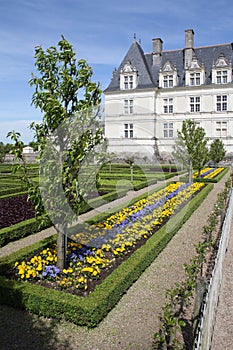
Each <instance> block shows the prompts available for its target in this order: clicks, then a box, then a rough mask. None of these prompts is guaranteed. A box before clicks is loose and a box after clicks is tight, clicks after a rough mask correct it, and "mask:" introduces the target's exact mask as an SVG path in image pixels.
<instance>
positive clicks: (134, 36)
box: [133, 33, 137, 41]
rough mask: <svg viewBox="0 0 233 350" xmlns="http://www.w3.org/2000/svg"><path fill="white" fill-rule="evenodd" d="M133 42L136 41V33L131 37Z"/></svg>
mask: <svg viewBox="0 0 233 350" xmlns="http://www.w3.org/2000/svg"><path fill="white" fill-rule="evenodd" d="M133 38H134V41H137V37H136V33H134V35H133Z"/></svg>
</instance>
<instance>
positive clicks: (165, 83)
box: [159, 61, 178, 88]
mask: <svg viewBox="0 0 233 350" xmlns="http://www.w3.org/2000/svg"><path fill="white" fill-rule="evenodd" d="M177 82H178V75H177V70H176V67H175V66H172V64H171V62H170V61H167V62H166V63H165V65H164V66H163V68H161V69H160V73H159V86H160V87H161V88H172V87H174V86H176V85H177Z"/></svg>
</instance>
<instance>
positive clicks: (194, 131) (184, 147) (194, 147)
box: [173, 119, 209, 182]
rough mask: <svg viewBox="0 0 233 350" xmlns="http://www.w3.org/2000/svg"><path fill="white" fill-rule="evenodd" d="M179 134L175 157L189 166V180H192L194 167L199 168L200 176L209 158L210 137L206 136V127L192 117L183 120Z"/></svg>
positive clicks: (174, 152)
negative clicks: (198, 123)
mask: <svg viewBox="0 0 233 350" xmlns="http://www.w3.org/2000/svg"><path fill="white" fill-rule="evenodd" d="M177 134H178V139H177V140H176V142H175V145H174V151H173V157H174V158H175V159H177V161H179V162H180V163H182V164H183V165H184V166H186V167H187V168H188V174H189V182H191V181H192V172H193V169H194V168H195V169H197V171H198V176H199V175H200V171H201V169H202V168H203V167H204V166H205V164H206V162H207V161H208V159H209V158H208V157H209V155H208V147H207V142H208V138H207V137H206V136H205V131H204V129H203V128H201V127H199V126H197V125H196V123H195V122H194V121H193V120H190V119H187V120H184V121H183V123H182V129H181V131H179V130H178V131H177Z"/></svg>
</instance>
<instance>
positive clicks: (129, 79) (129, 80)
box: [124, 75, 133, 90]
mask: <svg viewBox="0 0 233 350" xmlns="http://www.w3.org/2000/svg"><path fill="white" fill-rule="evenodd" d="M129 89H133V75H124V90H129Z"/></svg>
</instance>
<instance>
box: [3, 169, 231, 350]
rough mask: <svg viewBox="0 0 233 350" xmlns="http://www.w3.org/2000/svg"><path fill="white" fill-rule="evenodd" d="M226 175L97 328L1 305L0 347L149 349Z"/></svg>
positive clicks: (109, 349)
mask: <svg viewBox="0 0 233 350" xmlns="http://www.w3.org/2000/svg"><path fill="white" fill-rule="evenodd" d="M228 176H229V174H227V175H225V177H224V178H223V179H222V180H221V181H220V182H219V183H217V184H215V186H214V189H213V190H212V191H211V192H210V194H209V195H208V197H207V198H206V199H205V201H204V202H203V203H202V205H201V206H200V207H199V208H198V209H197V210H196V212H195V213H194V214H193V215H192V217H191V218H190V219H189V220H188V221H187V222H186V224H184V225H183V227H182V228H181V230H180V231H179V232H178V233H177V235H176V236H175V237H174V238H173V239H172V240H171V241H170V243H169V244H168V245H167V247H166V248H165V249H164V251H163V252H162V253H161V254H160V255H159V256H158V258H157V259H156V260H155V261H154V262H153V263H152V264H151V266H150V267H149V268H148V269H147V270H146V271H145V272H144V273H143V274H142V276H141V277H140V278H139V279H138V280H137V282H135V283H134V285H133V286H132V287H131V288H130V289H129V290H128V292H127V293H126V294H125V295H124V296H123V297H122V299H121V300H120V301H119V303H118V304H117V305H116V307H115V308H114V309H113V310H112V311H111V312H110V313H109V314H108V316H107V317H106V318H105V319H104V320H103V321H102V322H101V323H100V324H99V326H98V327H96V328H95V329H92V330H88V329H87V328H85V327H79V326H76V325H73V324H71V323H68V322H64V321H63V322H58V323H56V322H54V321H52V320H46V319H44V318H38V317H37V316H34V315H30V314H28V313H25V312H22V311H19V310H14V309H12V308H9V307H6V306H0V340H1V342H0V348H1V349H3V350H5V349H25V350H26V349H67V350H68V349H69V350H98V349H99V350H128V349H131V350H149V349H151V342H152V339H153V334H154V332H155V331H156V329H157V327H158V315H159V313H160V311H161V306H163V304H164V300H165V292H166V290H167V289H168V288H171V287H173V286H174V284H175V282H178V281H180V280H181V279H183V277H184V269H183V264H184V263H185V262H189V261H190V259H191V257H192V256H193V255H194V254H195V248H194V245H195V244H196V243H198V242H199V241H200V240H201V232H202V227H203V226H204V225H205V224H206V218H207V217H208V215H209V213H210V212H211V210H212V208H213V204H214V203H215V201H216V199H217V194H218V193H219V192H221V190H222V189H223V188H224V184H225V181H226V180H227V178H228ZM231 322H232V321H231ZM219 349H220V348H218V349H217V348H216V350H219ZM221 349H222V348H221Z"/></svg>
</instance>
